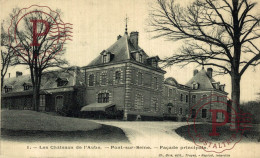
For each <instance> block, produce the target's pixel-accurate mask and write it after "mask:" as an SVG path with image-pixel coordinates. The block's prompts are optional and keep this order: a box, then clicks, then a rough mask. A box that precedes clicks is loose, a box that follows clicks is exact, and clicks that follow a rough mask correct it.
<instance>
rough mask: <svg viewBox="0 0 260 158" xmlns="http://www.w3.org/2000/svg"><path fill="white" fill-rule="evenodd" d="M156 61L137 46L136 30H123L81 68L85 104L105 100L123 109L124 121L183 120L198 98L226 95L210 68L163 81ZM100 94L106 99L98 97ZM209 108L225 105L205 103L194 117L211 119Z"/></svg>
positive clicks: (205, 119)
mask: <svg viewBox="0 0 260 158" xmlns="http://www.w3.org/2000/svg"><path fill="white" fill-rule="evenodd" d="M159 60H160V59H159V57H158V56H156V57H149V56H148V55H147V54H146V52H145V51H144V50H143V49H141V48H140V47H139V45H138V32H132V33H131V34H130V36H129V35H128V33H127V32H126V33H125V34H124V36H118V38H117V41H116V42H115V43H114V44H113V45H112V46H111V47H109V48H108V49H106V50H104V51H102V52H101V53H100V55H98V57H97V58H95V59H94V60H93V61H92V62H91V63H90V64H89V65H87V66H84V67H82V70H81V72H82V73H83V74H84V76H85V84H86V86H87V87H86V103H87V105H89V104H94V103H103V101H105V102H109V103H111V104H114V105H116V108H117V110H121V111H123V112H124V119H128V120H133V119H138V118H141V119H142V117H160V118H162V117H175V118H176V119H177V120H183V119H185V118H187V117H188V116H189V114H191V111H192V110H191V109H192V107H193V105H195V104H196V103H197V102H198V101H199V100H200V99H201V98H203V97H207V96H211V95H212V94H219V95H221V96H226V95H227V93H226V92H225V91H224V86H223V85H220V84H219V83H218V82H215V80H214V79H213V78H212V71H213V70H212V69H211V68H209V69H208V72H206V71H205V70H204V68H203V69H202V70H201V71H198V70H195V71H194V77H193V78H192V79H191V80H190V81H189V82H188V83H187V84H185V85H182V84H179V83H178V82H177V81H176V80H175V79H174V78H172V77H170V78H167V79H165V80H164V74H165V73H166V72H165V71H164V70H162V69H161V68H160V67H159V66H158V61H159ZM209 72H211V73H209ZM215 85H216V86H218V87H214V86H215ZM102 95H103V96H106V97H108V98H109V99H106V98H99V97H102ZM204 101H205V100H204ZM225 101H226V100H224V102H225ZM213 107H214V108H215V107H217V108H220V109H225V108H226V105H225V104H220V103H211V104H210V105H207V106H205V107H204V108H203V114H202V113H198V117H199V118H198V120H202V121H207V120H209V119H211V114H210V112H209V110H210V109H211V108H213ZM202 115H203V116H202ZM128 116H129V117H128ZM130 116H131V117H130ZM129 118H131V119H129ZM221 118H222V117H219V119H221Z"/></svg>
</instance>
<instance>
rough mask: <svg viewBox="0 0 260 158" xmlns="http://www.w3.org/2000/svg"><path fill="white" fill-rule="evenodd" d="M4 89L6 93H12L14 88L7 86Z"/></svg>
mask: <svg viewBox="0 0 260 158" xmlns="http://www.w3.org/2000/svg"><path fill="white" fill-rule="evenodd" d="M4 89H5V93H8V92H11V91H12V89H13V87H12V86H5V87H4Z"/></svg>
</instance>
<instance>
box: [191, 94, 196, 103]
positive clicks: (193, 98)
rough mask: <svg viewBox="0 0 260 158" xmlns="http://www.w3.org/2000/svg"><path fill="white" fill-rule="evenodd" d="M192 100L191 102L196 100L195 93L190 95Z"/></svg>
mask: <svg viewBox="0 0 260 158" xmlns="http://www.w3.org/2000/svg"><path fill="white" fill-rule="evenodd" d="M192 102H193V103H195V102H196V95H192Z"/></svg>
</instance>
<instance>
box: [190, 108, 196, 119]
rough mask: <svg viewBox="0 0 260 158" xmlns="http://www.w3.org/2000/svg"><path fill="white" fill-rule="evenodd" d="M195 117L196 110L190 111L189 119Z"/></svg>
mask: <svg viewBox="0 0 260 158" xmlns="http://www.w3.org/2000/svg"><path fill="white" fill-rule="evenodd" d="M195 116H196V109H192V111H191V118H195Z"/></svg>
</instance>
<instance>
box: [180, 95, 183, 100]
mask: <svg viewBox="0 0 260 158" xmlns="http://www.w3.org/2000/svg"><path fill="white" fill-rule="evenodd" d="M180 100H181V102H182V101H183V94H181V98H180Z"/></svg>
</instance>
